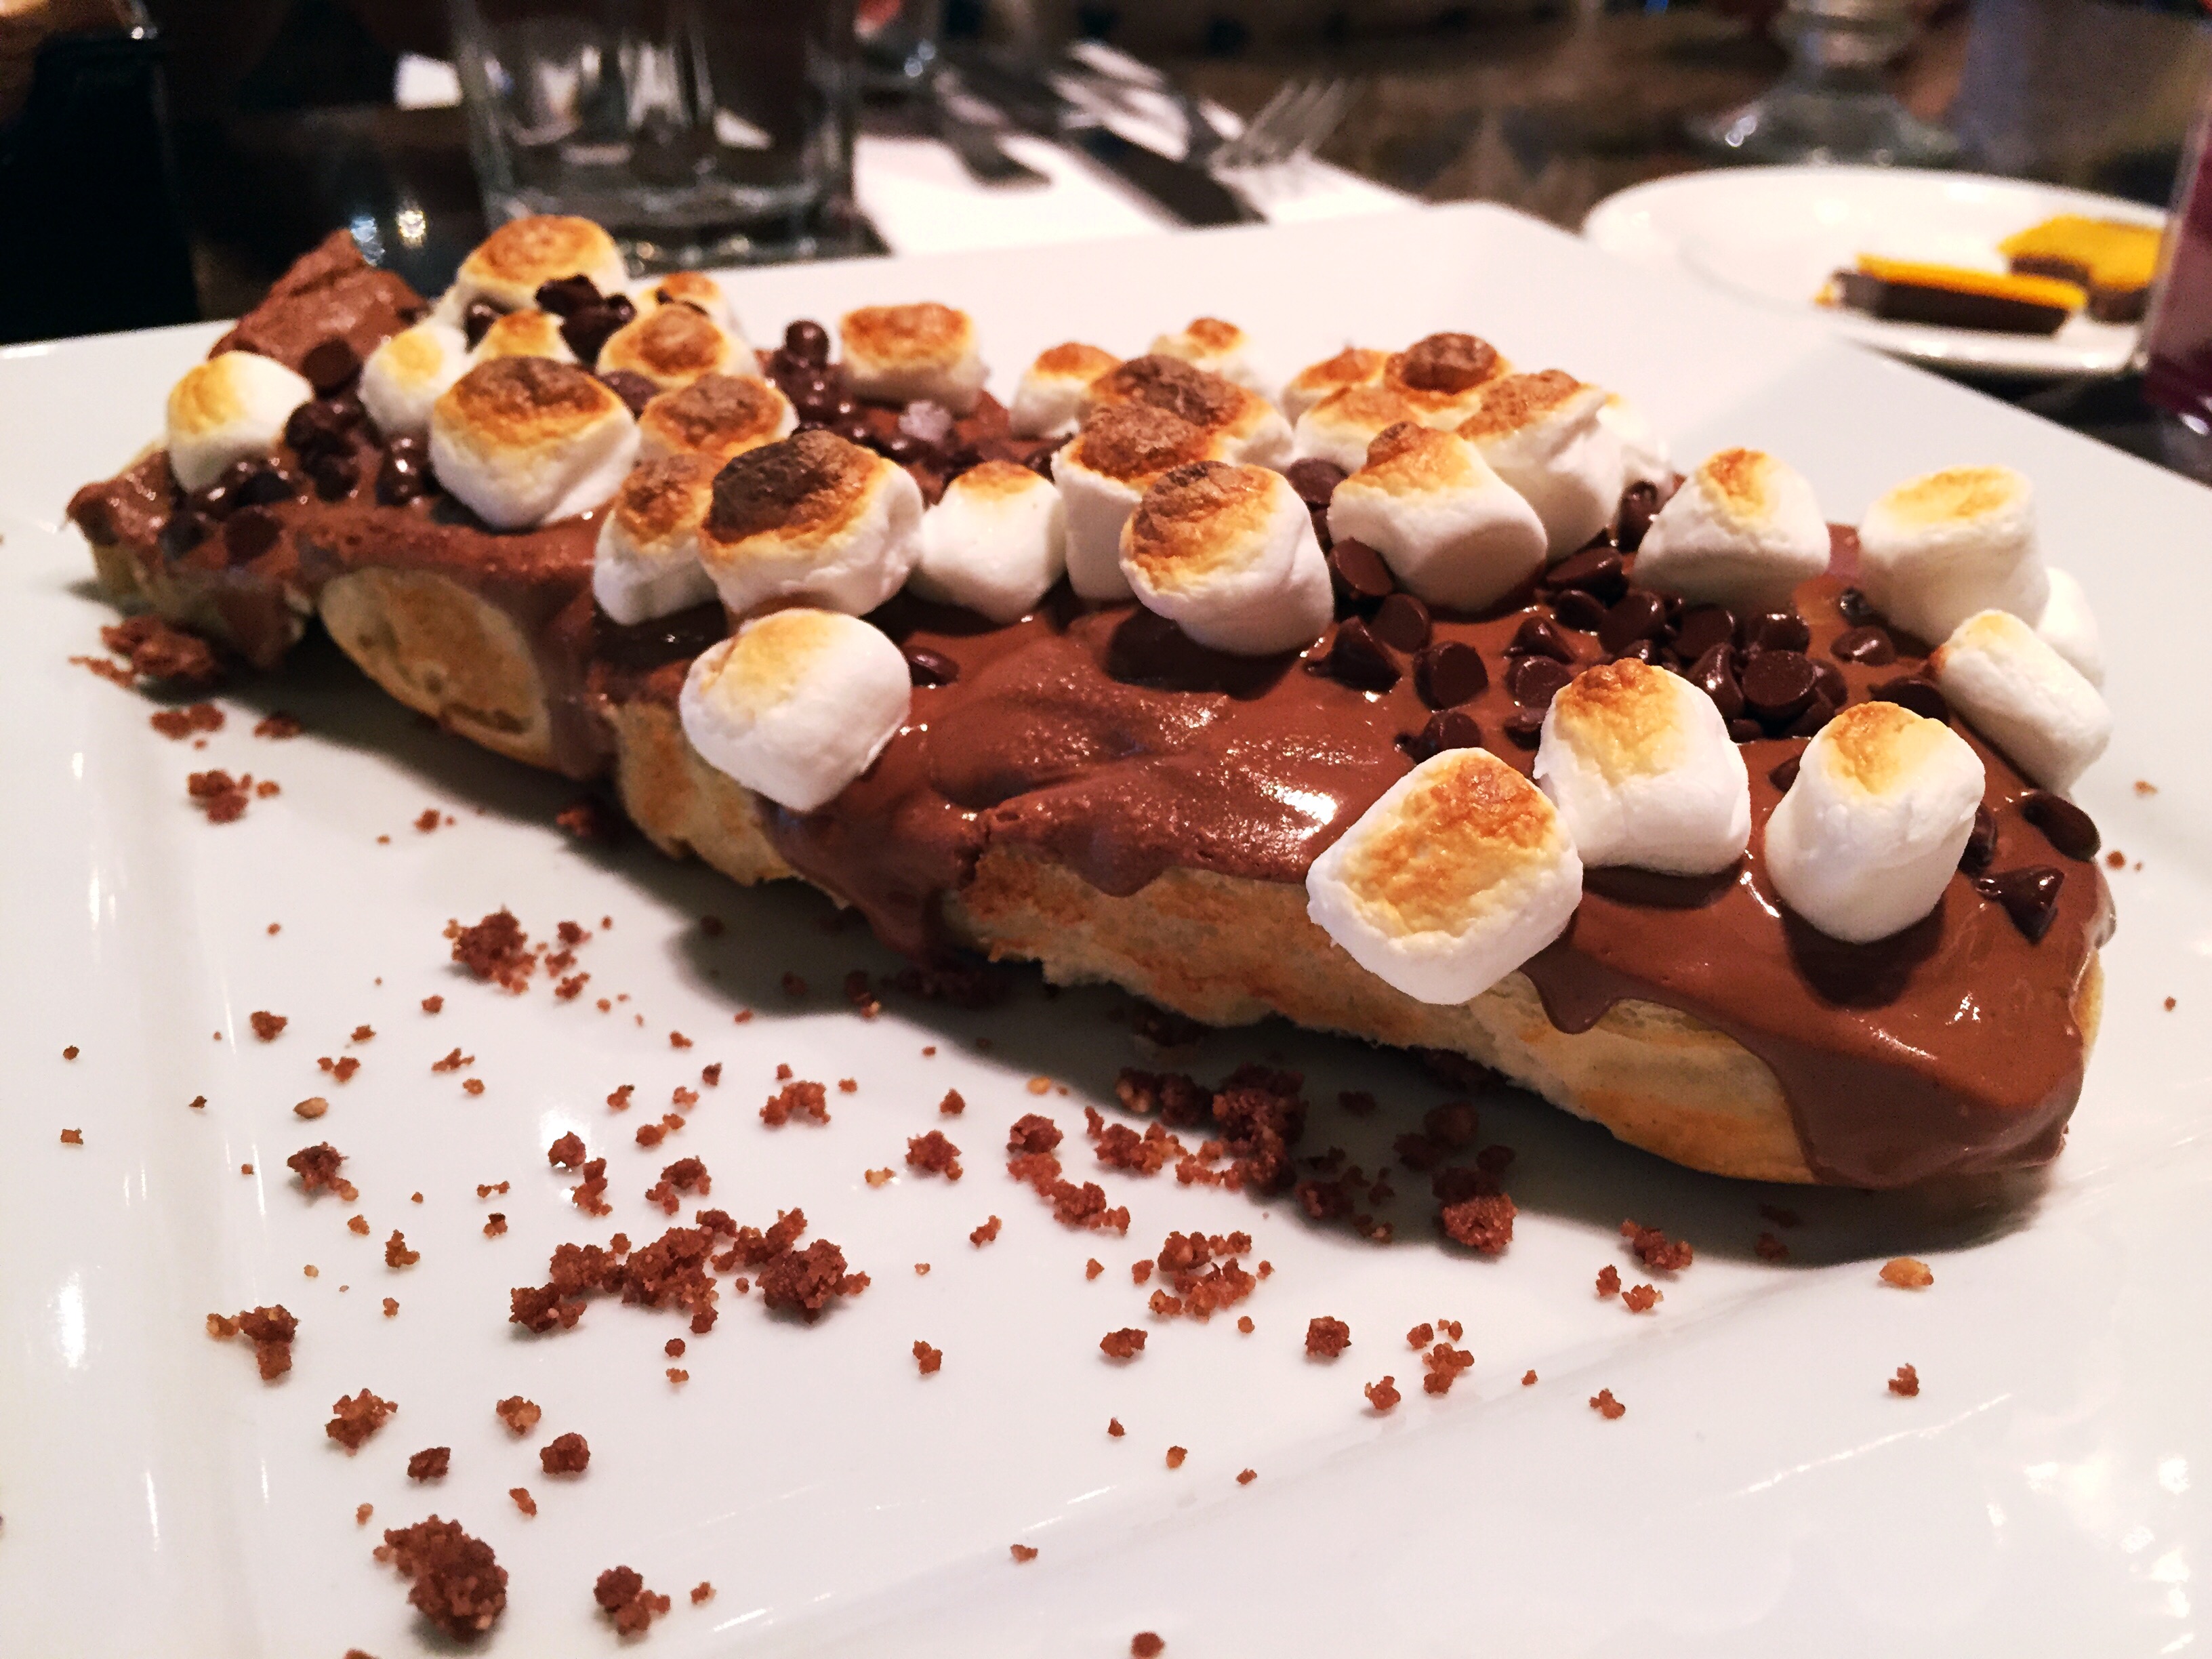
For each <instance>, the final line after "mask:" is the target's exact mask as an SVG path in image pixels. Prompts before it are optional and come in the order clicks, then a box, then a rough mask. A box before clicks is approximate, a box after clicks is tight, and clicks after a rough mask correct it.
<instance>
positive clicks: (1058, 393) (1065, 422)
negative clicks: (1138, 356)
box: [1008, 340, 1121, 438]
mask: <svg viewBox="0 0 2212 1659" xmlns="http://www.w3.org/2000/svg"><path fill="white" fill-rule="evenodd" d="M1120 365H1121V359H1120V358H1119V357H1116V356H1115V355H1114V354H1113V353H1112V352H1110V351H1107V350H1104V349H1101V348H1100V347H1097V346H1094V345H1085V344H1084V343H1082V342H1081V341H1079V340H1070V341H1068V342H1066V343H1065V344H1063V345H1056V346H1053V347H1051V348H1049V349H1047V350H1044V351H1042V352H1039V353H1038V354H1037V360H1036V362H1033V363H1031V364H1030V366H1029V367H1028V368H1025V369H1024V370H1023V371H1022V378H1021V382H1020V384H1019V385H1018V386H1015V387H1014V406H1013V408H1012V410H1011V411H1009V416H1008V418H1009V419H1010V420H1011V421H1012V425H1013V429H1014V435H1015V436H1016V437H1018V438H1066V437H1069V436H1072V435H1073V433H1074V431H1075V428H1077V427H1078V426H1079V425H1080V424H1081V423H1082V420H1083V411H1084V410H1085V408H1087V407H1088V406H1089V404H1090V401H1091V382H1092V381H1093V380H1097V378H1098V377H1099V376H1100V375H1101V374H1105V373H1106V372H1107V371H1108V370H1109V369H1112V368H1118V367H1120Z"/></svg>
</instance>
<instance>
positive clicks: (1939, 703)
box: [1867, 676, 1951, 726]
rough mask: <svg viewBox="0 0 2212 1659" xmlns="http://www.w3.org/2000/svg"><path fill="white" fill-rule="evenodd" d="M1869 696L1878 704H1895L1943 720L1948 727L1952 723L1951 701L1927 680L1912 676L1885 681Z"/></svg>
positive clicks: (1930, 717) (1870, 692) (1933, 718)
mask: <svg viewBox="0 0 2212 1659" xmlns="http://www.w3.org/2000/svg"><path fill="white" fill-rule="evenodd" d="M1867 696H1869V697H1871V698H1873V699H1874V701H1875V702H1893V703H1896V704H1898V705H1899V707H1901V708H1910V709H1911V711H1912V712H1913V713H1914V714H1921V715H1925V716H1926V717H1927V718H1928V719H1929V720H1942V722H1943V723H1944V724H1945V725H1946V726H1948V725H1949V724H1950V723H1951V704H1950V701H1949V699H1948V698H1946V697H1945V696H1944V695H1943V694H1942V692H1941V691H1938V690H1936V687H1935V686H1934V685H1933V684H1930V683H1929V681H1927V680H1919V679H1913V678H1911V677H1910V676H1908V677H1907V678H1904V679H1899V680H1884V681H1883V682H1882V683H1881V684H1880V685H1877V686H1876V687H1875V689H1874V690H1871V691H1869V692H1868V693H1867Z"/></svg>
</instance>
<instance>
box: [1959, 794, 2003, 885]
mask: <svg viewBox="0 0 2212 1659" xmlns="http://www.w3.org/2000/svg"><path fill="white" fill-rule="evenodd" d="M1996 855H1997V815H1996V813H1994V812H1992V811H1990V809H1989V808H1988V807H1986V806H1977V807H1976V808H1975V809H1974V827H1973V829H1971V830H1970V831H1968V832H1967V835H1966V850H1965V851H1964V852H1962V853H1960V854H1959V867H1960V869H1961V870H1986V869H1988V868H1989V867H1990V860H1992V859H1994V858H1995V857H1996Z"/></svg>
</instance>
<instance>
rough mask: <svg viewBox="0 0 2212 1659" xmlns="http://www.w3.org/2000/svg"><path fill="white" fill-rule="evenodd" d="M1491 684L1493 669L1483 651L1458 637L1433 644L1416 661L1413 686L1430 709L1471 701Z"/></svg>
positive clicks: (1451, 706)
mask: <svg viewBox="0 0 2212 1659" xmlns="http://www.w3.org/2000/svg"><path fill="white" fill-rule="evenodd" d="M1489 684H1490V669H1489V667H1488V666H1487V665H1486V664H1485V663H1484V662H1483V660H1482V653H1481V652H1480V651H1478V650H1476V649H1475V648H1474V647H1473V646H1471V645H1468V644H1465V643H1463V642H1462V641H1458V640H1444V641H1440V642H1438V643H1437V644H1435V645H1432V646H1431V647H1429V648H1428V649H1427V650H1425V651H1424V652H1422V653H1421V654H1420V655H1419V657H1418V658H1416V659H1414V662H1413V689H1414V690H1416V691H1419V693H1420V694H1421V701H1422V702H1425V703H1426V704H1428V706H1429V707H1430V708H1453V707H1455V705H1457V704H1460V703H1462V702H1470V701H1472V700H1473V699H1474V698H1475V697H1479V696H1481V695H1482V693H1483V692H1484V691H1485V690H1487V689H1488V687H1489Z"/></svg>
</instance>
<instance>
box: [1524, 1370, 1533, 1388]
mask: <svg viewBox="0 0 2212 1659" xmlns="http://www.w3.org/2000/svg"><path fill="white" fill-rule="evenodd" d="M1521 1386H1522V1388H1524V1389H1533V1388H1534V1387H1535V1386H1536V1373H1535V1372H1534V1371H1533V1370H1528V1371H1523V1372H1522V1373H1521Z"/></svg>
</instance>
